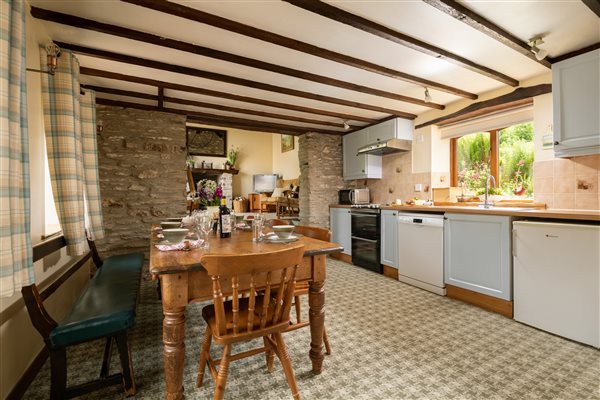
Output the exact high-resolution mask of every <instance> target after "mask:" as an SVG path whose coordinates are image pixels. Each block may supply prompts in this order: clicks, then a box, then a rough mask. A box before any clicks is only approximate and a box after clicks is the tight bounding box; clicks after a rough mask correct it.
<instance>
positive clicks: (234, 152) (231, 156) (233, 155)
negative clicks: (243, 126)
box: [227, 147, 240, 167]
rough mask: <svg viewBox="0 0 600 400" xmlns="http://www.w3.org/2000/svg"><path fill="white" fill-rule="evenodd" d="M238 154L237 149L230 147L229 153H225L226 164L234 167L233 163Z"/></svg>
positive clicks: (238, 150)
mask: <svg viewBox="0 0 600 400" xmlns="http://www.w3.org/2000/svg"><path fill="white" fill-rule="evenodd" d="M239 154H240V149H239V148H238V147H231V148H230V149H229V152H228V153H227V162H228V163H229V165H231V166H232V167H235V163H236V162H237V159H238V155H239Z"/></svg>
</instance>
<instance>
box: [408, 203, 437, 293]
mask: <svg viewBox="0 0 600 400" xmlns="http://www.w3.org/2000/svg"><path fill="white" fill-rule="evenodd" d="M398 280H399V281H401V282H404V283H408V284H409V285H413V286H417V287H419V288H421V289H425V290H428V291H430V292H433V293H436V294H439V295H442V296H445V295H446V284H445V283H444V216H443V215H437V214H414V213H400V214H398Z"/></svg>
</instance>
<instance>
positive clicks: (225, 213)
mask: <svg viewBox="0 0 600 400" xmlns="http://www.w3.org/2000/svg"><path fill="white" fill-rule="evenodd" d="M219 227H220V228H221V229H220V230H221V237H222V238H228V237H231V211H230V210H229V208H227V199H221V207H219Z"/></svg>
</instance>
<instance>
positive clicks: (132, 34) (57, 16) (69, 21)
mask: <svg viewBox="0 0 600 400" xmlns="http://www.w3.org/2000/svg"><path fill="white" fill-rule="evenodd" d="M31 15H33V16H34V17H35V18H39V19H43V20H45V21H52V22H57V23H60V24H63V25H68V26H74V27H77V28H81V29H88V30H92V31H95V32H101V33H105V34H109V35H114V36H118V37H123V38H127V39H131V40H136V41H139V42H144V43H149V44H153V45H157V46H161V47H166V48H170V49H175V50H179V51H184V52H187V53H192V54H197V55H201V56H204V57H210V58H215V59H217V60H223V61H227V62H232V63H236V64H240V65H244V66H247V67H252V68H257V69H263V70H266V71H271V72H275V73H278V74H282V75H287V76H293V77H295V78H299V79H304V80H308V81H311V82H317V83H321V84H323V85H329V86H335V87H339V88H343V89H347V90H352V91H356V92H361V93H368V94H371V95H373V96H379V97H385V98H389V99H393V100H397V101H402V102H406V103H412V104H417V105H420V106H423V107H429V108H435V109H438V110H443V109H444V106H443V105H441V104H437V103H432V102H426V101H424V100H423V99H417V98H414V97H409V96H403V95H400V94H397V93H393V92H388V91H385V90H381V89H376V88H372V87H368V86H363V85H359V84H356V83H352V82H346V81H342V80H340V79H334V78H330V77H326V76H323V75H318V74H313V73H311V72H306V71H300V70H297V69H293V68H288V67H284V66H281V65H277V64H272V63H267V62H264V61H260V60H257V59H254V58H249V57H244V56H239V55H237V54H232V53H227V52H224V51H220V50H215V49H210V48H208V47H204V46H199V45H196V44H193V43H188V42H183V41H180V40H174V39H168V38H165V37H161V36H158V35H153V34H150V33H146V32H141V31H136V30H134V29H128V28H123V27H121V26H117V25H111V24H106V23H103V22H97V21H93V20H90V19H86V18H81V17H77V16H74V15H69V14H63V13H59V12H55V11H50V10H44V9H41V8H37V7H31ZM203 73H205V74H208V72H207V71H203ZM210 74H211V75H213V78H210V79H215V80H223V79H227V80H228V81H229V82H230V83H233V82H237V83H236V84H239V85H243V86H249V87H254V88H258V89H263V90H269V91H272V92H278V93H285V94H291V95H292V96H299V97H306V95H307V94H308V95H311V96H313V98H314V96H316V95H315V94H314V93H308V92H302V91H298V90H293V89H287V88H284V87H281V86H275V85H270V84H266V83H261V82H256V81H250V80H248V79H242V78H236V77H232V76H226V75H222V74H216V73H210ZM217 78H219V79H217ZM300 93H303V94H304V96H300ZM325 97H326V96H321V98H325ZM329 99H330V100H331V99H333V98H331V97H329ZM321 101H325V100H321ZM340 101H342V102H344V103H341V102H340ZM329 102H331V101H329ZM349 103H350V102H348V101H347V100H342V99H337V103H336V104H343V105H350V104H349ZM355 104H356V105H358V104H360V103H355ZM362 106H368V105H367V104H361V107H359V108H364V107H362ZM351 107H352V106H351ZM370 107H375V106H370ZM366 109H371V110H373V111H379V112H387V113H391V114H394V115H397V116H399V117H403V118H411V117H409V116H408V113H404V112H402V111H396V112H390V111H382V110H381V109H380V110H376V109H374V108H366ZM388 110H389V109H388ZM400 114H404V115H400Z"/></svg>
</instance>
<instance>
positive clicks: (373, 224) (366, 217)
mask: <svg viewBox="0 0 600 400" xmlns="http://www.w3.org/2000/svg"><path fill="white" fill-rule="evenodd" d="M380 215H381V214H380V213H379V211H377V212H374V211H370V210H361V211H355V210H352V211H351V219H350V220H351V222H352V228H351V233H352V236H357V237H360V238H364V239H373V240H379V236H380V235H381V233H380V230H379V229H380V228H379V220H380Z"/></svg>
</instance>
